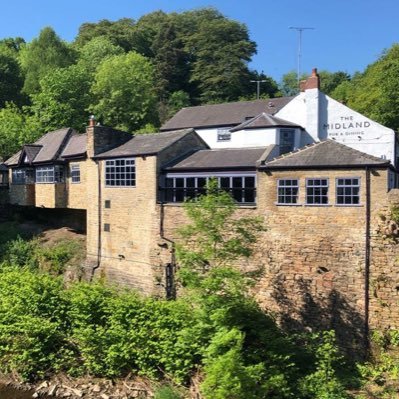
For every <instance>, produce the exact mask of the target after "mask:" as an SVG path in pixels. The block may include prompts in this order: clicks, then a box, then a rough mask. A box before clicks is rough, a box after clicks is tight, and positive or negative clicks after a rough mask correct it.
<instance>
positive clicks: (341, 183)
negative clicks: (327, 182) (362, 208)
mask: <svg viewBox="0 0 399 399" xmlns="http://www.w3.org/2000/svg"><path fill="white" fill-rule="evenodd" d="M336 189H337V204H338V205H359V203H360V179H359V178H357V177H356V178H338V179H337V187H336Z"/></svg>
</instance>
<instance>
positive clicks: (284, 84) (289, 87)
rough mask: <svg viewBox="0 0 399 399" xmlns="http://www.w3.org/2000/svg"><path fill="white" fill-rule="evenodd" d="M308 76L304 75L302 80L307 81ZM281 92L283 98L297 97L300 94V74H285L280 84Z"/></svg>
mask: <svg viewBox="0 0 399 399" xmlns="http://www.w3.org/2000/svg"><path fill="white" fill-rule="evenodd" d="M307 77H308V75H307V74H302V75H301V78H300V80H305V79H306V78H307ZM280 91H281V93H282V95H283V96H288V97H289V96H295V95H297V94H298V93H299V84H298V74H297V73H296V72H295V71H290V72H287V73H286V74H284V75H283V76H282V78H281V82H280Z"/></svg>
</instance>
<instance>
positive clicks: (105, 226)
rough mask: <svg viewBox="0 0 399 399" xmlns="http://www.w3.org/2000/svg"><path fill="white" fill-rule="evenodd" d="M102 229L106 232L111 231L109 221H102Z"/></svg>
mask: <svg viewBox="0 0 399 399" xmlns="http://www.w3.org/2000/svg"><path fill="white" fill-rule="evenodd" d="M104 231H106V232H107V233H109V232H110V231H111V225H110V224H109V223H104Z"/></svg>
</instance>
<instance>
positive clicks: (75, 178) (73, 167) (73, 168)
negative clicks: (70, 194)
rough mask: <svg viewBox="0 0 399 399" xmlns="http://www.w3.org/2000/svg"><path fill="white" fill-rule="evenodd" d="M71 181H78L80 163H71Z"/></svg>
mask: <svg viewBox="0 0 399 399" xmlns="http://www.w3.org/2000/svg"><path fill="white" fill-rule="evenodd" d="M71 181H72V183H80V165H79V164H77V165H71Z"/></svg>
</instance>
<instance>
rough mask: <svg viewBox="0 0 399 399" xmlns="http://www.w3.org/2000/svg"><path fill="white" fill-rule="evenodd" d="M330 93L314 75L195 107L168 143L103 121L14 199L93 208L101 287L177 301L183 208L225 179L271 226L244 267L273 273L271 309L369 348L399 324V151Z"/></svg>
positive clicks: (63, 149) (67, 136) (91, 241)
mask: <svg viewBox="0 0 399 399" xmlns="http://www.w3.org/2000/svg"><path fill="white" fill-rule="evenodd" d="M318 87H319V80H318V76H317V74H316V72H314V74H313V75H312V76H311V77H310V78H309V79H308V81H307V82H306V83H304V85H303V89H304V91H303V92H301V93H300V94H299V95H298V96H297V97H294V98H282V99H271V100H267V101H266V102H265V101H263V100H260V101H253V102H244V103H232V104H219V105H209V106H203V107H191V108H186V109H183V110H182V111H180V112H179V113H178V114H177V115H176V116H175V117H173V118H172V119H171V120H170V121H169V122H167V123H166V124H165V125H164V126H163V132H161V133H157V134H149V135H137V136H134V135H133V136H132V135H131V134H128V133H126V132H121V131H117V130H114V129H111V128H108V127H103V126H98V125H96V124H95V121H94V120H91V122H90V125H89V126H88V128H87V131H86V133H85V134H77V133H76V132H74V131H73V130H72V129H61V130H58V131H56V132H50V133H48V134H46V135H45V136H43V137H42V138H41V139H40V140H38V141H37V142H36V143H33V144H31V145H25V146H24V147H23V148H22V149H21V151H20V152H19V153H18V154H16V155H14V156H13V157H12V158H10V159H9V160H8V161H7V162H6V164H7V166H8V168H9V169H10V177H11V179H10V202H11V203H12V204H18V205H22V206H34V207H40V208H52V209H54V208H58V209H61V210H65V211H66V210H68V209H75V210H79V209H80V210H83V211H84V216H83V217H84V218H85V223H86V226H87V262H86V265H85V266H86V271H87V275H88V277H89V278H92V277H94V278H95V277H97V276H105V277H107V278H108V279H110V280H112V281H114V282H118V283H122V284H125V285H129V286H131V287H134V288H136V289H138V290H140V291H142V292H145V293H147V294H152V295H165V294H166V295H170V294H171V293H172V292H173V272H174V268H175V267H176V260H175V259H174V251H173V249H174V241H175V240H176V239H178V237H177V234H176V230H177V228H178V227H180V226H181V225H184V223H186V222H187V220H186V216H185V212H184V210H183V208H182V203H183V202H184V201H185V200H187V199H189V198H194V197H195V196H197V195H200V194H203V193H204V192H205V185H206V182H207V181H208V180H209V179H210V178H216V179H217V181H218V184H219V187H220V188H221V189H223V190H226V191H228V192H229V193H231V195H232V196H233V198H234V199H235V200H236V202H237V205H238V207H237V211H236V213H237V217H239V216H240V215H253V216H260V217H262V218H264V221H265V224H266V226H267V231H266V232H260V235H259V241H258V245H257V250H256V252H255V254H254V256H253V257H252V258H251V259H249V260H247V261H245V262H244V263H243V264H242V267H243V269H244V270H253V269H261V270H262V273H263V274H262V276H263V277H262V278H261V279H260V280H259V281H258V282H257V285H256V287H255V295H256V297H257V299H258V301H259V303H261V304H262V306H264V307H265V308H266V309H268V310H270V311H273V312H276V315H278V317H279V319H280V321H281V323H283V324H286V325H287V326H291V327H292V326H293V327H300V328H305V327H309V328H313V327H321V326H322V327H324V328H336V329H337V330H339V331H340V332H342V338H343V339H344V340H345V342H351V343H352V344H353V345H354V346H357V345H359V344H361V343H362V341H363V340H364V339H365V337H367V335H368V330H369V328H391V327H396V328H399V316H398V314H399V312H398V310H399V309H398V299H399V288H398V287H399V273H398V271H397V259H398V255H399V253H398V249H397V246H396V240H397V238H398V227H397V223H398V222H399V221H397V220H395V212H394V210H395V207H396V206H397V204H398V203H399V202H398V200H399V194H398V191H397V190H396V189H395V186H396V182H397V170H396V168H395V160H396V150H397V148H396V147H397V142H396V137H395V134H394V133H393V131H392V130H391V129H387V128H385V127H383V126H381V125H378V124H377V123H375V122H373V121H371V120H369V119H367V118H365V117H363V116H361V115H359V114H357V113H355V112H354V111H352V110H349V108H347V107H345V106H344V105H342V104H339V103H336V102H334V100H332V99H330V98H329V97H328V96H325V95H324V94H323V93H321V92H320V91H319V88H318ZM312 110H313V111H312ZM334 110H336V112H335V111H334ZM337 115H342V118H344V119H342V120H341V122H334V121H335V120H336V118H337V117H338V116H337ZM330 118H332V119H330ZM334 118H335V119H334ZM345 118H349V119H345ZM190 125H191V126H190ZM338 125H339V126H338ZM172 127H174V128H176V129H177V130H171V129H172ZM353 129H355V130H353ZM352 130H353V131H356V133H358V137H357V136H356V138H354V135H353V134H352V133H351V132H352ZM360 131H361V132H362V133H360ZM336 133H337V134H336ZM341 133H342V135H341ZM349 133H350V134H349ZM359 137H360V138H359Z"/></svg>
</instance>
